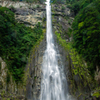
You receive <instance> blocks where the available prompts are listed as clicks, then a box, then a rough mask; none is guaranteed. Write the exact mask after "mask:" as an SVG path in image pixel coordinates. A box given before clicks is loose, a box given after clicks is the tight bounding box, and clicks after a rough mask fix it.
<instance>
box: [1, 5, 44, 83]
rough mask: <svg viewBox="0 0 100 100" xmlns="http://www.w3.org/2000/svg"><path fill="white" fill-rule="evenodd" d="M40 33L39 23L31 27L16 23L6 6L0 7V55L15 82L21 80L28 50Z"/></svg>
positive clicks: (41, 33)
mask: <svg viewBox="0 0 100 100" xmlns="http://www.w3.org/2000/svg"><path fill="white" fill-rule="evenodd" d="M41 35H43V31H42V26H41V25H40V23H38V24H37V25H36V26H35V27H34V29H31V28H29V27H26V26H24V25H23V24H19V23H17V22H16V21H15V18H14V13H13V12H11V11H10V10H9V9H8V8H5V7H1V8H0V56H1V57H2V58H3V59H4V61H6V63H7V68H8V69H9V71H10V72H11V74H12V76H13V78H14V80H15V81H16V82H18V81H21V80H22V77H23V74H24V68H25V65H26V63H27V59H28V56H29V53H30V50H31V49H32V47H33V46H34V45H35V44H36V42H37V41H38V40H39V38H40V37H41Z"/></svg>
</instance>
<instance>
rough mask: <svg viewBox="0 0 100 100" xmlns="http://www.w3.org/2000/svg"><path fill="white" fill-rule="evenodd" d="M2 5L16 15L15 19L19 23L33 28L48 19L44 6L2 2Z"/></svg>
mask: <svg viewBox="0 0 100 100" xmlns="http://www.w3.org/2000/svg"><path fill="white" fill-rule="evenodd" d="M0 5H1V6H3V7H8V8H9V9H10V10H12V11H13V12H14V13H15V18H16V20H17V21H18V22H19V23H23V24H24V25H26V26H28V27H31V28H33V27H34V26H35V25H36V24H37V23H38V22H40V23H42V21H43V18H45V17H46V13H45V11H46V9H45V5H44V4H28V3H25V2H12V1H2V2H0Z"/></svg>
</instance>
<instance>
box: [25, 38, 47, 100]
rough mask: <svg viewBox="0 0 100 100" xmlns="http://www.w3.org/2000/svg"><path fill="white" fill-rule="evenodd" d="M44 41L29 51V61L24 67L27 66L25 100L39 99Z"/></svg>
mask: <svg viewBox="0 0 100 100" xmlns="http://www.w3.org/2000/svg"><path fill="white" fill-rule="evenodd" d="M45 49H46V41H45V38H44V40H43V41H42V42H41V43H40V44H39V45H38V46H37V47H35V49H34V50H33V51H32V52H31V56H30V58H29V59H30V61H29V63H28V64H27V67H26V68H29V76H28V79H27V85H26V98H27V100H39V98H40V90H41V75H42V61H43V55H44V51H45Z"/></svg>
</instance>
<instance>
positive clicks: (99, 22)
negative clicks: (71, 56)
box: [72, 0, 100, 75]
mask: <svg viewBox="0 0 100 100" xmlns="http://www.w3.org/2000/svg"><path fill="white" fill-rule="evenodd" d="M89 1H90V2H91V1H92V0H87V1H86V0H85V1H84V3H83V4H82V5H81V7H84V6H86V5H88V3H89ZM99 5H100V0H96V2H94V3H91V4H89V5H88V6H86V7H85V8H84V9H82V10H81V11H80V12H79V13H78V15H77V16H76V18H75V20H74V22H73V25H72V28H73V47H74V48H76V49H77V51H78V53H79V54H81V55H82V56H83V58H84V59H85V61H86V62H87V63H88V65H89V67H88V69H89V70H90V71H91V75H94V71H95V69H96V66H100V61H99V59H100V41H99V40H100V10H99V8H98V6H99Z"/></svg>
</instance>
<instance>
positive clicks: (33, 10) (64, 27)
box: [0, 1, 96, 100]
mask: <svg viewBox="0 0 100 100" xmlns="http://www.w3.org/2000/svg"><path fill="white" fill-rule="evenodd" d="M0 5H2V6H6V7H8V8H9V9H11V10H12V11H13V12H14V13H15V18H16V20H17V21H18V22H19V23H23V24H25V25H26V26H29V27H32V28H33V27H34V25H36V24H37V23H38V22H41V23H42V24H43V29H46V27H45V23H43V21H44V22H45V17H46V12H45V5H44V4H28V3H24V2H11V1H2V2H0ZM73 20H74V13H73V12H71V11H70V9H68V8H67V7H66V5H64V4H59V5H52V23H53V32H54V33H56V32H58V33H59V34H60V36H61V38H62V39H65V42H66V44H67V43H69V42H70V41H71V40H72V37H71V36H70V37H69V35H68V34H67V33H68V31H69V30H68V28H71V24H72V22H73ZM54 38H55V45H56V44H58V46H57V48H56V49H57V50H59V54H58V56H59V57H58V58H59V59H58V63H59V65H60V64H63V66H64V67H63V68H62V69H63V70H64V72H65V74H66V78H67V80H68V84H69V92H70V94H72V95H74V96H75V97H76V98H77V99H78V100H85V99H87V100H91V99H94V100H96V99H95V97H94V98H92V97H91V88H90V84H88V83H87V79H89V78H87V79H84V78H83V77H80V75H79V74H76V75H75V74H74V69H75V66H74V64H73V62H74V61H73V59H72V55H71V54H70V51H68V50H65V49H64V47H63V46H61V45H60V42H59V41H58V39H57V38H56V36H55V34H54ZM45 49H46V39H45V34H44V39H43V38H42V39H41V41H39V43H38V44H37V45H36V47H34V48H33V50H32V51H31V53H30V57H29V61H28V63H27V65H26V68H25V77H24V79H23V80H24V83H18V84H16V83H15V82H14V81H13V79H12V77H11V74H10V73H9V72H8V70H7V68H6V63H5V62H4V61H3V60H2V58H0V64H1V65H0V93H1V94H0V98H2V99H3V98H4V99H8V98H10V99H11V98H12V99H13V100H15V99H18V100H25V99H27V100H33V99H34V100H39V98H40V90H41V78H42V67H41V66H42V61H43V54H44V51H45ZM76 55H77V54H76ZM82 62H83V64H84V65H85V63H84V61H82ZM77 66H78V65H77ZM79 66H80V65H79ZM78 68H79V67H78ZM80 68H81V66H80ZM82 70H83V69H82ZM2 99H1V100H2Z"/></svg>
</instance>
